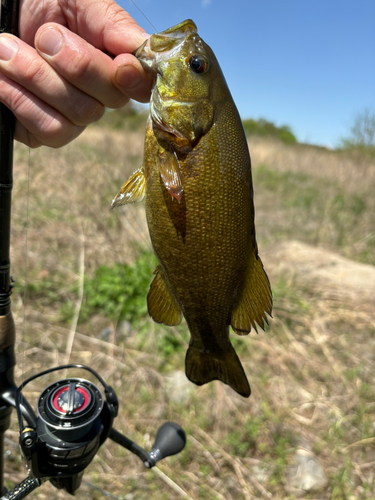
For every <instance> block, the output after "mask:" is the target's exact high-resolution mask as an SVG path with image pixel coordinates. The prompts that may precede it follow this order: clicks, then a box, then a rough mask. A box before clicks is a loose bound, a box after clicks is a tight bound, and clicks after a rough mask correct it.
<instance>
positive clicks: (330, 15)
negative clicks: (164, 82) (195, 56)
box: [118, 0, 375, 147]
mask: <svg viewBox="0 0 375 500" xmlns="http://www.w3.org/2000/svg"><path fill="white" fill-rule="evenodd" d="M118 3H119V4H120V5H121V6H122V7H123V8H124V9H125V10H127V11H128V12H129V13H130V14H131V15H132V17H134V18H135V19H136V21H137V22H138V24H140V25H141V26H142V27H143V28H145V31H147V32H148V33H152V32H153V29H152V27H151V26H150V25H149V24H148V23H147V21H146V20H145V19H144V17H142V15H141V14H140V13H139V11H138V10H137V9H136V8H135V7H134V5H132V3H131V1H130V0H118ZM136 3H137V5H138V7H139V8H140V9H141V10H142V11H143V12H144V14H145V15H146V16H147V17H148V18H149V19H150V21H151V22H152V23H153V24H154V25H155V27H156V28H157V30H158V31H162V30H164V29H166V28H169V27H171V26H173V25H174V24H177V23H179V22H181V21H183V20H184V19H187V18H191V19H193V20H194V22H195V23H196V24H197V26H198V32H199V34H200V35H201V37H202V38H203V39H204V40H205V42H207V43H208V44H209V45H210V46H211V48H212V49H213V50H214V52H215V54H216V56H217V58H218V60H219V63H220V65H221V68H222V70H223V72H224V75H225V77H226V80H227V82H228V85H229V88H230V90H231V92H232V95H233V98H234V100H235V102H236V104H237V107H238V109H239V112H240V114H241V116H242V117H243V118H256V119H257V118H266V119H267V120H270V121H272V122H274V123H275V124H277V125H284V124H286V125H289V126H290V127H291V128H292V130H293V132H294V133H295V134H296V136H297V138H298V140H300V141H302V142H309V143H313V144H321V145H327V146H331V147H334V146H336V145H337V143H338V141H339V139H340V137H341V136H342V135H345V134H346V133H347V132H348V130H349V127H350V124H351V122H352V120H353V117H354V116H355V114H356V113H357V112H358V111H360V110H361V109H363V108H364V107H370V108H372V109H375V1H374V0H232V1H230V0H226V1H225V0H183V1H181V0H136Z"/></svg>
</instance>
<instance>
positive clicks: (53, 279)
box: [6, 129, 375, 500]
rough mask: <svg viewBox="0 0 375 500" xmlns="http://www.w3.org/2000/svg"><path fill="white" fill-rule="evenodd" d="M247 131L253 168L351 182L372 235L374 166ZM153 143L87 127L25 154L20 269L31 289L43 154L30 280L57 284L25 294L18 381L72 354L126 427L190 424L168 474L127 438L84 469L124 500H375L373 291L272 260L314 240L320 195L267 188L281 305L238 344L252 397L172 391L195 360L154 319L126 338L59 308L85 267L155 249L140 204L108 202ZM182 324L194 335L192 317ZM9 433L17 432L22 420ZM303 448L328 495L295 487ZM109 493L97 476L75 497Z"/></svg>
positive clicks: (16, 205)
mask: <svg viewBox="0 0 375 500" xmlns="http://www.w3.org/2000/svg"><path fill="white" fill-rule="evenodd" d="M250 142H251V151H252V158H253V163H254V172H255V178H257V175H258V174H257V169H259V168H261V166H262V165H267V167H268V168H269V169H270V170H272V171H274V172H276V174H277V175H279V173H280V172H281V173H285V172H292V173H293V174H294V173H301V172H303V173H304V174H306V175H307V176H308V184H307V189H308V188H309V186H310V185H312V186H314V185H315V184H316V185H318V186H319V188H321V189H325V188H326V187H327V186H326V185H325V183H326V182H327V181H329V182H333V183H334V187H332V186H328V188H327V189H328V191H326V192H324V193H323V194H324V196H326V197H328V196H329V195H330V193H331V194H332V196H336V194H337V193H336V191H335V189H336V188H337V183H338V184H339V187H340V189H343V190H344V191H345V193H346V192H350V193H355V194H356V195H360V196H362V197H363V198H364V199H365V200H366V203H367V205H366V210H365V211H363V212H362V213H361V214H360V219H361V220H362V219H366V223H364V225H363V227H362V226H361V227H362V230H361V231H362V232H359V233H358V239H360V238H361V237H362V238H364V237H365V236H366V235H369V234H370V233H371V231H372V232H373V231H374V228H373V227H372V228H371V227H370V224H371V220H373V219H371V215H369V214H368V211H369V210H370V209H371V210H372V207H373V198H372V196H371V192H372V189H373V187H374V182H375V181H374V177H375V174H374V172H375V166H374V164H369V163H366V162H365V163H364V164H362V163H363V161H362V160H361V161H360V162H358V161H357V160H356V159H353V158H347V157H344V156H342V155H341V154H337V153H334V152H330V151H324V150H318V149H315V148H309V147H302V146H297V147H287V146H283V145H281V144H279V143H274V142H267V141H264V140H263V141H260V140H252V141H250ZM142 144H143V137H142V136H141V135H140V134H131V133H127V134H126V135H124V134H121V133H119V132H109V131H101V130H99V129H89V130H88V131H87V132H86V133H85V134H84V135H83V136H82V137H81V138H80V139H78V140H77V141H75V143H73V144H71V145H70V146H68V147H66V148H64V149H63V150H60V151H51V150H48V149H40V150H37V151H31V153H30V160H29V152H28V150H27V149H26V148H23V147H21V146H17V148H16V154H15V188H14V202H13V214H14V215H13V226H12V231H13V233H12V268H13V275H14V277H15V278H16V280H17V283H18V288H19V289H21V288H22V286H21V284H22V281H23V276H24V260H25V257H24V254H25V234H26V229H25V224H26V199H27V172H28V165H29V162H30V173H31V175H30V202H29V207H30V211H29V229H28V258H27V281H28V282H29V283H42V284H43V283H45V284H46V289H45V290H44V291H43V290H42V291H41V292H40V293H39V295H38V296H28V295H26V304H24V303H23V302H24V301H23V297H22V294H21V293H16V294H15V296H14V301H13V310H14V313H15V318H16V323H17V328H18V345H17V353H18V365H17V373H16V375H17V381H18V382H20V381H21V380H24V379H25V378H26V377H27V376H29V375H31V374H33V373H35V372H36V371H38V370H41V369H43V368H45V367H46V366H49V365H51V366H52V365H56V364H59V363H61V362H63V361H65V360H66V358H67V356H68V355H69V357H70V360H71V361H74V362H82V363H85V364H89V365H91V366H93V367H95V368H96V369H98V370H99V371H100V373H101V375H102V376H103V377H104V378H105V379H106V380H107V382H109V383H110V384H111V385H113V386H114V387H115V389H116V390H117V392H118V395H119V397H120V402H121V411H120V415H119V417H118V418H117V419H116V424H115V427H116V428H117V429H119V430H121V431H122V432H124V433H125V434H126V435H128V436H129V437H131V438H133V439H135V440H136V441H138V442H139V443H140V444H141V445H144V446H145V447H147V449H150V446H151V444H152V440H153V435H154V433H155V430H156V428H157V427H158V426H159V425H160V424H161V423H162V422H164V421H165V420H168V419H169V420H175V421H176V422H178V423H180V424H181V425H182V426H183V427H184V428H185V430H186V431H187V434H188V445H187V447H186V449H185V450H184V451H183V453H181V454H180V455H178V456H176V457H171V458H169V459H167V460H164V461H162V462H160V465H159V466H158V469H157V470H151V471H145V470H143V466H142V464H141V463H140V462H139V459H137V458H136V457H134V456H133V455H131V454H130V453H128V452H126V451H124V450H122V449H120V448H119V447H118V446H117V445H114V444H112V443H106V444H105V445H104V446H103V448H102V450H101V451H100V453H99V455H98V456H97V458H95V460H94V463H93V464H92V465H91V466H90V467H89V469H88V471H87V473H86V475H85V479H86V480H88V481H90V483H91V484H94V485H96V486H97V487H100V488H103V489H104V490H106V491H108V492H110V493H111V494H112V495H115V497H117V498H127V499H128V500H131V499H137V500H142V499H146V498H147V499H150V498H158V499H178V498H183V497H184V495H185V497H184V498H192V499H194V500H198V499H199V500H201V499H216V498H218V499H226V500H231V499H233V500H238V499H246V500H247V499H255V498H274V499H280V500H281V499H286V498H289V499H292V498H296V497H300V498H306V499H316V500H317V499H336V500H338V499H343V498H348V499H372V498H374V470H375V467H374V465H375V462H374V461H375V454H374V446H375V438H374V435H375V389H374V383H375V380H374V370H373V367H374V363H375V359H374V358H375V355H374V353H375V307H374V303H373V301H372V300H370V299H369V300H364V299H363V297H361V296H360V295H355V296H354V297H353V295H349V296H348V295H345V294H341V293H340V289H339V287H337V286H332V284H327V283H322V282H320V281H317V282H314V283H312V282H310V281H307V280H305V279H304V273H303V271H302V272H301V271H300V268H299V267H298V266H297V265H294V264H293V259H292V258H291V259H289V260H288V261H285V262H284V264H285V265H283V266H280V265H279V264H280V262H278V261H275V260H276V259H275V255H276V250H275V249H277V248H278V247H279V245H280V244H281V242H283V241H284V242H285V241H288V240H289V239H290V238H293V239H297V240H304V241H305V242H307V243H312V242H314V241H312V240H311V235H310V232H306V231H305V226H306V221H308V220H310V221H311V220H312V219H314V217H313V211H314V210H315V208H314V205H311V204H310V205H308V206H307V208H306V207H303V206H301V205H298V203H297V205H296V206H294V205H292V206H289V205H285V204H284V202H283V200H285V199H286V198H285V197H286V196H287V194H288V193H287V194H285V192H284V191H277V190H276V191H272V189H271V190H270V189H269V185H268V184H267V182H266V181H267V179H266V181H262V182H261V183H260V184H259V186H257V185H255V195H256V208H257V222H258V224H257V233H258V239H259V241H260V242H261V255H262V256H264V261H265V266H266V269H267V270H268V271H269V274H270V278H271V283H272V284H273V290H274V300H275V308H274V319H273V320H272V322H271V327H270V329H268V330H267V332H266V333H264V332H261V333H260V334H259V335H255V334H253V333H252V334H250V336H249V337H248V338H244V339H239V338H236V339H234V342H235V345H236V349H237V351H238V352H239V355H240V358H241V360H242V361H243V364H244V367H245V370H246V372H247V374H248V376H249V380H250V384H251V386H252V391H253V392H252V395H251V397H250V399H248V400H244V399H243V398H241V397H239V396H237V395H236V394H235V393H234V392H233V391H231V389H229V388H227V387H226V386H224V385H222V384H220V383H218V382H214V383H211V384H208V385H206V386H203V387H201V388H197V387H195V386H192V387H191V389H192V390H191V392H190V394H189V396H188V397H187V399H185V400H183V401H182V402H174V401H173V400H172V399H171V398H170V390H169V389H168V388H167V387H168V386H167V378H166V376H167V375H168V373H170V372H171V371H172V370H183V364H184V359H183V358H184V355H183V353H182V352H178V353H175V354H173V355H171V357H170V358H168V359H163V357H162V356H161V355H160V352H159V351H158V347H157V345H158V343H157V340H158V339H157V336H158V335H160V332H161V330H159V329H158V328H159V327H156V326H155V325H154V324H153V323H152V322H151V321H148V322H146V327H145V325H143V327H142V328H143V331H146V332H147V333H146V334H145V338H143V340H142V342H140V341H139V337H138V336H137V335H135V334H134V333H133V335H132V336H130V337H121V338H119V337H118V334H117V332H116V330H115V327H116V325H115V324H114V323H111V322H110V321H109V320H108V319H107V318H106V317H105V316H104V315H100V314H99V315H96V316H93V317H90V318H89V320H87V321H85V322H78V326H77V321H76V320H77V317H75V318H74V319H73V321H71V322H66V321H65V322H63V321H61V316H60V307H61V304H62V303H64V302H66V301H67V300H70V301H72V302H73V303H74V304H75V306H76V309H77V310H78V309H79V305H80V295H79V293H75V292H74V291H72V285H73V284H76V285H77V284H78V285H79V283H81V282H82V279H83V278H84V277H83V276H82V274H83V272H82V270H83V267H84V275H85V276H86V277H89V276H91V275H92V274H93V273H94V271H95V269H97V267H98V266H100V265H102V264H112V263H115V262H133V261H134V259H135V258H136V256H137V254H138V251H139V247H140V246H146V247H147V246H149V240H148V234H147V227H146V223H145V218H144V211H143V207H142V206H134V207H129V208H125V209H122V210H120V211H118V212H117V213H115V212H111V211H110V210H109V206H110V202H111V199H112V197H113V196H114V194H115V193H116V192H117V190H118V189H119V187H120V186H121V184H122V182H123V181H124V180H126V178H127V176H128V175H129V174H130V173H131V172H132V171H134V170H135V169H136V168H138V166H139V164H140V161H141V152H142ZM277 179H280V178H279V177H277V178H276V180H277ZM322 179H323V180H324V182H323V183H322V182H321V180H322ZM282 182H285V178H282ZM304 182H305V181H304ZM297 187H298V186H297ZM327 193H328V194H327ZM306 210H307V215H306V213H305V211H306ZM318 221H319V222H318ZM354 222H355V221H354ZM311 224H312V228H313V232H314V231H315V230H316V227H318V229H319V231H318V234H320V235H322V234H331V233H332V231H335V230H336V229H335V228H336V226H334V219H332V217H328V215H326V216H325V218H324V217H323V218H321V219H319V218H318V219H314V220H312V221H311ZM330 225H332V227H328V226H330ZM343 228H344V229H343V230H345V231H347V230H348V227H347V226H343ZM358 231H359V230H358ZM314 234H315V233H314ZM356 234H357V233H356ZM320 238H321V240H319V239H318V240H316V241H315V243H318V244H319V243H320V244H321V243H322V241H323V243H324V242H325V243H327V244H326V245H325V246H328V247H330V248H331V250H332V249H333V250H335V251H336V252H339V253H342V254H345V255H348V254H349V255H362V254H361V253H360V251H359V250H358V248H357V249H356V250H353V249H352V246H351V245H350V244H349V243H348V241H349V240H350V238H346V239H345V245H338V244H337V240H336V239H335V238H331V239H325V240H324V238H323V236H320ZM366 248H367V247H366ZM278 258H285V257H278ZM83 264H84V265H83ZM52 291H53V296H52V297H51V294H52ZM25 306H26V323H24V322H23V308H24V307H25ZM105 327H111V328H112V330H111V332H112V333H111V334H110V335H109V338H108V339H106V340H101V338H100V337H99V332H100V331H101V330H102V329H103V328H105ZM174 332H175V334H176V335H178V336H179V338H182V342H185V343H186V334H185V330H184V328H183V327H182V328H178V329H175V330H174ZM141 346H142V347H141ZM73 374H74V373H73ZM48 381H49V380H48ZM41 387H42V386H39V385H38V384H37V383H35V384H34V385H31V386H30V391H29V397H31V398H32V397H36V396H37V394H38V391H39V390H40V389H41ZM9 438H10V439H12V440H13V441H17V432H16V425H15V422H14V424H13V427H12V430H11V431H10V432H9ZM301 447H302V448H308V449H310V450H311V453H312V454H313V455H312V456H314V457H316V459H317V460H318V461H319V462H320V463H321V465H322V467H323V469H324V473H325V475H326V478H327V480H326V483H325V485H324V486H323V487H321V488H320V489H319V490H317V491H313V492H306V491H302V490H297V489H295V488H293V486H292V485H291V482H290V473H291V471H292V470H293V464H294V462H295V457H296V451H297V450H298V449H299V448H301ZM8 448H9V449H10V450H11V455H10V456H11V458H12V460H13V461H9V462H7V463H6V471H7V474H6V477H7V478H8V480H9V483H8V484H9V485H10V484H14V482H16V481H17V480H20V479H21V478H23V477H24V476H25V472H24V470H23V466H22V464H21V463H20V459H19V458H17V457H18V455H17V451H16V450H13V448H12V447H11V445H10V444H9V445H8ZM51 495H53V496H54V498H67V495H65V494H64V493H62V492H57V491H56V490H54V489H53V488H52V486H48V485H44V486H43V487H42V488H40V489H39V490H37V491H36V492H35V493H34V494H33V495H32V496H31V497H32V498H40V499H42V498H47V497H48V498H50V496H51ZM103 495H104V494H103V493H102V492H100V491H99V490H95V489H94V488H93V486H92V485H89V484H87V483H85V484H84V485H83V486H82V488H81V490H80V491H79V493H78V494H77V498H103Z"/></svg>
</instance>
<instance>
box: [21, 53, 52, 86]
mask: <svg viewBox="0 0 375 500" xmlns="http://www.w3.org/2000/svg"><path fill="white" fill-rule="evenodd" d="M46 77H47V75H46V72H45V67H44V65H43V64H40V61H39V60H36V59H31V60H30V61H28V63H27V64H25V66H24V70H23V79H24V80H25V81H27V82H28V83H29V84H32V83H34V84H38V85H41V84H43V82H44V80H45V78H46Z"/></svg>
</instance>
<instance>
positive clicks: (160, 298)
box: [147, 266, 182, 326]
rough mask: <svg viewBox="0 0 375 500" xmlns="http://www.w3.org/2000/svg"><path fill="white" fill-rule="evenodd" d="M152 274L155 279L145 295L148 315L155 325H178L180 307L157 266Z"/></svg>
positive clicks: (180, 315)
mask: <svg viewBox="0 0 375 500" xmlns="http://www.w3.org/2000/svg"><path fill="white" fill-rule="evenodd" d="M154 274H155V278H154V280H153V282H152V283H151V286H150V290H149V292H148V295H147V308H148V313H149V315H150V316H151V318H152V319H153V320H154V321H156V323H164V325H167V326H174V325H179V324H180V323H181V318H182V314H181V310H180V306H179V305H178V303H177V301H176V299H175V298H174V297H173V295H172V294H171V292H170V291H169V290H168V287H167V284H166V283H165V280H164V278H163V274H162V272H161V271H160V269H159V266H158V267H157V268H156V269H155V271H154Z"/></svg>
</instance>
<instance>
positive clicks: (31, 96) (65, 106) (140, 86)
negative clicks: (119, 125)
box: [0, 0, 151, 148]
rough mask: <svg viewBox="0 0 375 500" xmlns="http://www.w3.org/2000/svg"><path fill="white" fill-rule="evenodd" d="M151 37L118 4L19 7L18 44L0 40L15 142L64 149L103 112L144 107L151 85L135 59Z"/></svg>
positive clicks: (88, 1)
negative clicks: (133, 104) (133, 103)
mask: <svg viewBox="0 0 375 500" xmlns="http://www.w3.org/2000/svg"><path fill="white" fill-rule="evenodd" d="M146 37H147V35H146V34H145V33H144V30H142V28H141V27H140V26H138V25H137V23H136V22H135V21H134V20H133V19H132V18H131V17H130V15H129V14H127V13H126V12H125V11H124V10H123V9H122V8H121V7H120V6H119V5H117V4H116V3H115V2H114V1H113V0H94V1H92V0H43V1H40V0H21V4H20V14H19V38H16V37H14V36H12V35H9V34H1V35H0V102H2V103H3V104H5V105H6V106H8V107H9V108H10V109H11V110H12V111H13V113H14V114H15V116H16V119H17V121H16V128H15V138H16V139H17V140H18V141H20V142H23V143H24V144H26V145H28V146H30V147H39V146H41V145H46V146H50V147H55V148H56V147H61V146H64V145H65V144H67V143H68V142H70V141H72V140H73V139H75V138H76V137H78V135H79V134H81V133H82V131H83V130H84V129H85V127H86V126H87V125H88V124H90V123H92V122H94V121H96V120H98V119H99V118H100V117H101V116H102V115H103V113H104V108H105V106H106V107H109V108H119V107H121V106H124V105H125V104H126V103H127V102H128V101H129V99H130V98H132V99H135V100H137V101H140V102H146V101H147V100H148V99H149V96H150V90H151V80H150V78H149V77H148V75H147V74H146V72H145V71H144V69H143V68H142V66H141V64H140V63H139V61H138V60H137V59H136V58H135V57H134V56H132V55H131V53H132V52H133V51H134V50H135V49H136V48H137V47H139V46H140V45H141V44H142V43H143V42H144V40H145V38H146ZM108 54H111V56H112V57H111V56H110V55H108ZM113 57H114V58H113Z"/></svg>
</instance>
